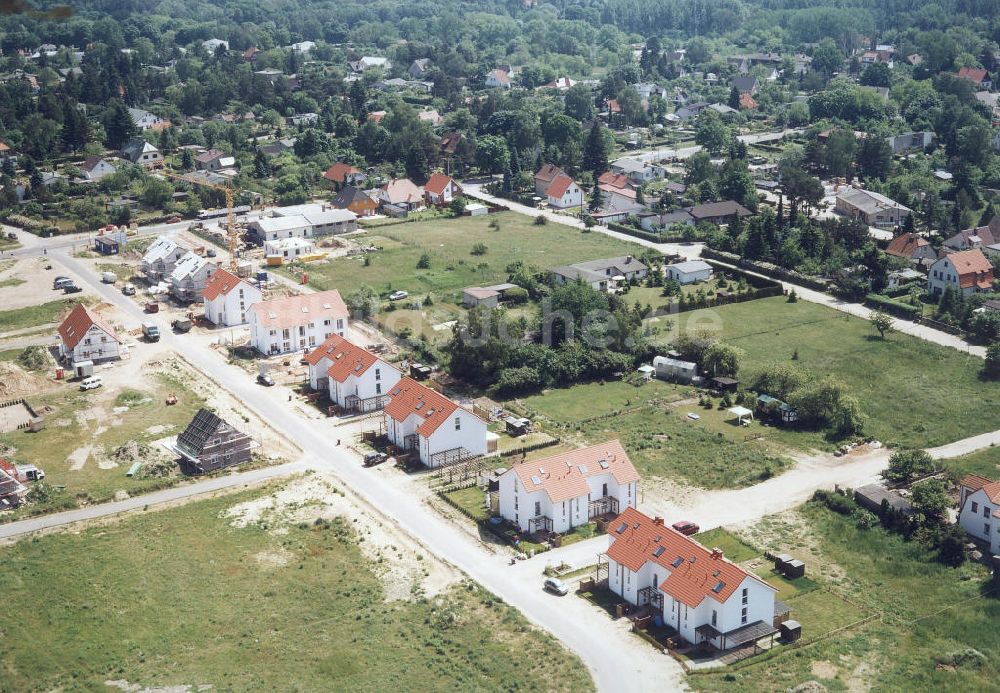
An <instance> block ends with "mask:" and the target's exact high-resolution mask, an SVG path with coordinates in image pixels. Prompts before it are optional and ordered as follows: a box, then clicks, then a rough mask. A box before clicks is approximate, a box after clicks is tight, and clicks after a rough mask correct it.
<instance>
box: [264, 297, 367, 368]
mask: <svg viewBox="0 0 1000 693" xmlns="http://www.w3.org/2000/svg"><path fill="white" fill-rule="evenodd" d="M348 317H349V312H348V310H347V306H346V305H345V304H344V299H342V298H341V297H340V292H339V291H337V290H336V289H331V290H330V291H320V292H318V293H315V294H302V295H301V296H286V297H284V298H276V299H272V300H270V301H260V302H258V303H255V304H253V305H252V306H250V308H249V311H248V312H247V322H248V323H249V324H250V344H251V345H252V346H253V347H254V348H255V349H256V350H257V351H259V352H260V353H262V354H264V356H277V355H278V354H288V353H291V352H294V351H304V350H306V349H313V348H315V347H316V345H318V344H322V343H323V342H324V341H326V340H327V339H329V338H330V336H331V335H335V334H336V335H340V336H341V337H343V336H344V335H345V334H347V320H348Z"/></svg>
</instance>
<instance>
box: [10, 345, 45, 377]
mask: <svg viewBox="0 0 1000 693" xmlns="http://www.w3.org/2000/svg"><path fill="white" fill-rule="evenodd" d="M15 361H16V362H17V365H19V366H20V367H21V368H23V369H25V370H27V371H41V370H45V367H46V366H48V363H49V360H48V358H47V357H46V355H45V347H43V346H39V345H37V344H36V345H33V346H29V347H27V348H26V349H25V350H24V351H22V352H21V353H20V354H18V355H17V358H16V359H15Z"/></svg>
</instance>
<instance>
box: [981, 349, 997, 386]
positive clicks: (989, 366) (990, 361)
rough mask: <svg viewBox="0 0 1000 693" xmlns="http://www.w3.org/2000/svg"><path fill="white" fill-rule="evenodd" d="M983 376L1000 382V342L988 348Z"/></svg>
mask: <svg viewBox="0 0 1000 693" xmlns="http://www.w3.org/2000/svg"><path fill="white" fill-rule="evenodd" d="M983 375H985V376H986V377H987V378H989V379H990V380H1000V342H996V343H994V344H991V345H989V346H988V347H987V348H986V362H985V363H984V364H983Z"/></svg>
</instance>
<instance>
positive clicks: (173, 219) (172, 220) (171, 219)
mask: <svg viewBox="0 0 1000 693" xmlns="http://www.w3.org/2000/svg"><path fill="white" fill-rule="evenodd" d="M180 220H181V218H180V217H179V216H177V215H176V214H174V215H173V216H169V217H167V223H168V224H176V223H177V222H179V221H180Z"/></svg>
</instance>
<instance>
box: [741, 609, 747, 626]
mask: <svg viewBox="0 0 1000 693" xmlns="http://www.w3.org/2000/svg"><path fill="white" fill-rule="evenodd" d="M746 622H747V608H746V607H745V606H744V607H743V612H742V614H740V623H746Z"/></svg>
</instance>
